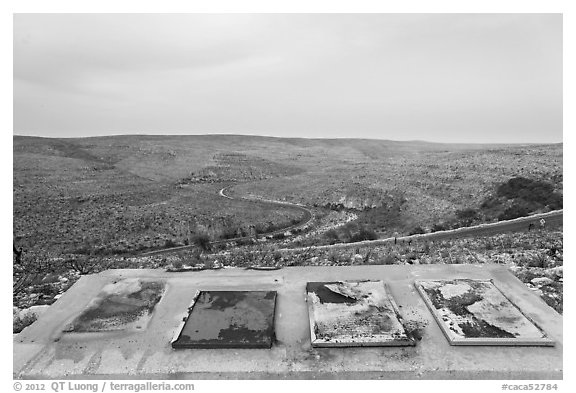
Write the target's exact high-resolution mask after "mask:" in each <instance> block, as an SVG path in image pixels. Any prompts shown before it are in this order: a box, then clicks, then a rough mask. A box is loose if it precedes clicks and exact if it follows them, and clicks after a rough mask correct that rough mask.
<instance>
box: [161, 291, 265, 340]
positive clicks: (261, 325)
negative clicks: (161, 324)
mask: <svg viewBox="0 0 576 393" xmlns="http://www.w3.org/2000/svg"><path fill="white" fill-rule="evenodd" d="M275 306H276V292H275V291H199V292H198V293H197V294H196V296H195V298H194V301H193V303H192V305H191V306H190V308H189V309H188V310H189V314H188V318H187V319H186V321H185V322H184V323H183V325H182V327H181V329H180V331H179V332H178V333H177V337H176V338H175V339H174V340H173V341H172V347H173V348H270V347H271V346H272V342H273V339H274V311H275Z"/></svg>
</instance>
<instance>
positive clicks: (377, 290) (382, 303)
mask: <svg viewBox="0 0 576 393" xmlns="http://www.w3.org/2000/svg"><path fill="white" fill-rule="evenodd" d="M306 291H307V295H308V314H309V318H310V333H311V341H312V346H313V347H347V346H400V345H414V340H413V339H412V338H411V337H409V336H408V334H407V333H406V330H405V329H404V327H403V326H402V322H401V321H402V318H401V317H400V314H399V312H398V308H397V306H396V303H395V302H394V300H393V299H392V297H391V295H390V294H389V293H388V292H387V290H386V287H385V285H384V282H382V281H338V282H309V283H307V286H306Z"/></svg>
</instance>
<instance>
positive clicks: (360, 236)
mask: <svg viewBox="0 0 576 393" xmlns="http://www.w3.org/2000/svg"><path fill="white" fill-rule="evenodd" d="M376 239H378V235H377V234H376V232H374V231H373V230H371V229H366V228H362V229H360V232H358V233H355V234H354V235H352V236H351V237H350V243H355V242H362V241H365V240H376Z"/></svg>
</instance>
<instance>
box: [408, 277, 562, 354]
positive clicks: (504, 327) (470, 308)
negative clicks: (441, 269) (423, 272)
mask: <svg viewBox="0 0 576 393" xmlns="http://www.w3.org/2000/svg"><path fill="white" fill-rule="evenodd" d="M415 285H416V288H417V289H418V291H419V292H420V294H421V295H422V297H423V299H424V301H425V302H426V304H427V305H428V308H429V309H430V310H431V311H432V313H433V314H434V318H435V319H436V321H437V322H438V324H439V325H440V328H441V329H442V331H443V333H444V335H445V336H446V338H447V339H448V341H449V342H450V344H452V345H554V342H553V341H552V340H550V339H549V338H547V337H546V334H545V333H544V332H542V331H541V330H540V329H539V328H538V327H537V326H535V325H534V324H533V323H532V322H531V321H530V320H529V319H528V318H527V317H526V316H525V315H524V314H523V313H522V312H521V311H520V310H519V309H518V308H517V307H516V306H515V305H514V304H513V303H512V302H511V301H510V300H509V299H508V298H506V296H504V294H503V293H502V292H501V291H500V290H499V289H498V288H497V287H496V286H495V285H494V283H493V282H492V280H470V279H455V280H433V281H416V283H415Z"/></svg>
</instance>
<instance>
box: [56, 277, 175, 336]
mask: <svg viewBox="0 0 576 393" xmlns="http://www.w3.org/2000/svg"><path fill="white" fill-rule="evenodd" d="M163 292H164V283H163V282H161V281H143V280H139V279H135V278H132V279H124V280H120V281H117V282H114V283H111V284H108V285H106V286H105V287H104V288H102V291H101V292H100V293H99V294H98V296H96V298H95V299H93V300H92V301H91V302H90V303H89V304H88V306H87V308H86V309H85V310H84V311H83V312H82V313H81V314H80V315H79V316H78V317H77V318H76V319H74V321H73V322H72V323H71V324H69V325H68V326H67V327H66V329H65V331H68V332H106V331H117V330H133V329H136V330H138V329H144V328H145V327H146V324H147V322H148V321H149V319H150V317H151V313H152V311H153V309H154V306H155V305H156V303H158V302H159V301H160V299H161V298H162V293H163Z"/></svg>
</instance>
